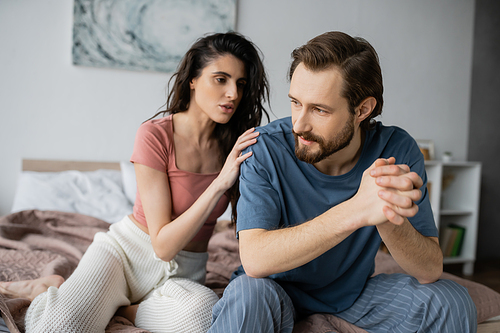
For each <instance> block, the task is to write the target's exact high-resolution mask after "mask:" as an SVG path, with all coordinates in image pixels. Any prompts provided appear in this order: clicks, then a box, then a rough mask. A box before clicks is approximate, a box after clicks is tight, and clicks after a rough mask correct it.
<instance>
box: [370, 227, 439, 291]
mask: <svg viewBox="0 0 500 333" xmlns="http://www.w3.org/2000/svg"><path fill="white" fill-rule="evenodd" d="M377 229H378V231H379V233H380V236H381V237H382V241H383V242H384V243H385V245H386V246H387V248H388V249H389V252H390V253H391V255H392V257H393V258H394V259H395V260H396V262H397V263H398V264H399V265H400V266H401V268H403V269H404V270H405V272H407V273H408V274H409V275H411V276H413V277H415V278H416V279H417V280H418V281H419V282H420V283H432V282H435V281H436V280H437V279H438V278H439V277H440V276H441V274H442V272H443V254H442V252H441V249H440V247H439V243H438V240H437V238H436V237H425V236H422V234H420V233H419V232H418V231H417V230H415V228H414V227H413V226H412V225H411V223H410V222H409V221H408V219H406V218H405V222H404V223H403V224H402V225H394V224H392V223H389V222H387V223H384V224H381V225H378V226H377Z"/></svg>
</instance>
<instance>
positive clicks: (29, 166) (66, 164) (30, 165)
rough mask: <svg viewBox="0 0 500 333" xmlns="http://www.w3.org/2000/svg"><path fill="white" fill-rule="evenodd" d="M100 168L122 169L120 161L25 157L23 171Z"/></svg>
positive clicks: (88, 169) (91, 169)
mask: <svg viewBox="0 0 500 333" xmlns="http://www.w3.org/2000/svg"><path fill="white" fill-rule="evenodd" d="M99 169H111V170H120V163H119V162H89V161H60V160H31V159H23V171H38V172H59V171H66V170H78V171H95V170H99Z"/></svg>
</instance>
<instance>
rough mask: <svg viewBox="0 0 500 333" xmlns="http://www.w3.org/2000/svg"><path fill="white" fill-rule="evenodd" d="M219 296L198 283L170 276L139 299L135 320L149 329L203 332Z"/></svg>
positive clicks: (207, 325) (142, 326)
mask: <svg viewBox="0 0 500 333" xmlns="http://www.w3.org/2000/svg"><path fill="white" fill-rule="evenodd" d="M218 300H219V298H218V297H217V295H216V294H215V293H214V292H213V291H212V290H210V289H208V288H207V287H205V286H203V285H200V284H199V283H196V282H194V281H191V280H188V279H177V278H173V279H170V280H168V281H167V282H166V283H165V285H163V286H162V287H161V288H159V289H158V290H156V291H155V292H154V293H153V294H152V296H151V297H149V298H148V299H147V300H145V301H143V302H141V303H140V305H139V308H138V309H137V315H136V322H135V323H136V326H137V327H140V328H144V329H147V330H149V331H152V332H204V331H206V330H208V328H209V327H210V321H211V316H212V307H213V306H214V305H215V303H217V301H218Z"/></svg>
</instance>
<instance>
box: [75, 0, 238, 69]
mask: <svg viewBox="0 0 500 333" xmlns="http://www.w3.org/2000/svg"><path fill="white" fill-rule="evenodd" d="M235 24H236V0H74V24H73V64H75V65H80V66H92V67H108V68H120V69H126V70H146V71H158V72H174V71H175V69H176V67H177V64H178V63H179V61H180V60H181V58H182V56H183V55H184V53H185V52H186V51H187V50H188V48H189V46H190V45H191V44H192V43H193V42H194V41H196V40H197V39H198V38H199V37H201V36H203V35H206V34H208V33H214V32H227V31H234V30H235Z"/></svg>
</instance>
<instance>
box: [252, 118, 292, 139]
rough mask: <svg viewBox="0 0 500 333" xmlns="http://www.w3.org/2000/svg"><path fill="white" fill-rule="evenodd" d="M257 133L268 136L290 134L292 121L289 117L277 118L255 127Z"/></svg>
mask: <svg viewBox="0 0 500 333" xmlns="http://www.w3.org/2000/svg"><path fill="white" fill-rule="evenodd" d="M257 131H258V132H259V133H261V134H266V135H269V136H274V135H278V136H279V135H282V134H288V133H291V132H292V119H291V117H285V118H279V119H276V120H273V121H272V122H270V123H268V124H267V125H263V126H260V127H257Z"/></svg>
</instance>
